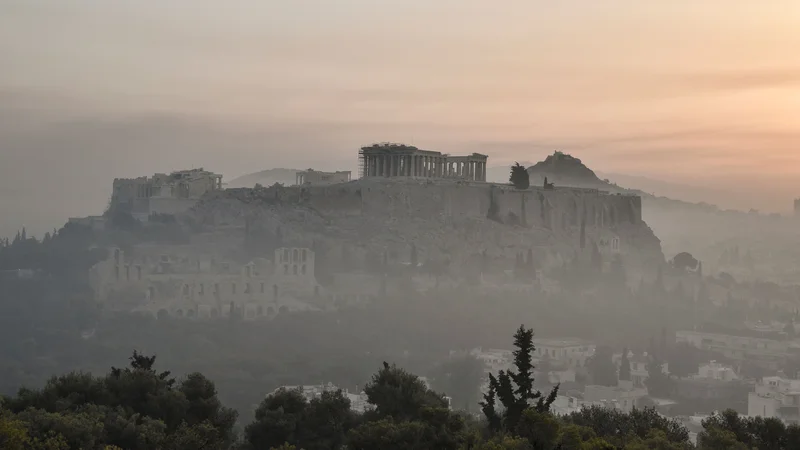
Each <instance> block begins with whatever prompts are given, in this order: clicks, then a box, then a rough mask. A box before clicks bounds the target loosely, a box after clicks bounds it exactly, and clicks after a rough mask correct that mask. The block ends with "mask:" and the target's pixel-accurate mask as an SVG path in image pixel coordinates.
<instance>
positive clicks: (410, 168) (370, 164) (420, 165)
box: [359, 144, 488, 181]
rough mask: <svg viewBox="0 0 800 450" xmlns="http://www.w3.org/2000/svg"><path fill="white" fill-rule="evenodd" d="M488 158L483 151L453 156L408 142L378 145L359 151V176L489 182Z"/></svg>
mask: <svg viewBox="0 0 800 450" xmlns="http://www.w3.org/2000/svg"><path fill="white" fill-rule="evenodd" d="M487 159H488V156H487V155H482V154H480V153H473V154H471V155H465V156H452V155H448V154H444V153H441V152H437V151H432V150H421V149H418V148H416V147H412V146H407V145H400V144H375V145H372V146H369V147H363V148H362V149H361V150H360V151H359V175H360V176H362V177H421V178H452V179H460V180H467V181H486V161H487Z"/></svg>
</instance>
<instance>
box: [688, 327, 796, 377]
mask: <svg viewBox="0 0 800 450" xmlns="http://www.w3.org/2000/svg"><path fill="white" fill-rule="evenodd" d="M675 341H676V342H677V343H679V344H680V343H684V344H689V345H691V346H693V347H696V348H699V349H703V350H710V351H714V352H718V353H721V354H722V355H724V356H725V357H726V358H731V359H733V360H736V361H748V362H751V363H755V364H756V365H758V366H760V367H763V368H765V369H770V370H777V369H778V368H779V366H780V365H781V364H782V363H783V361H785V359H786V358H787V357H788V356H790V354H789V343H788V342H786V341H778V340H775V339H769V338H765V337H752V336H734V335H730V334H720V333H707V332H702V331H677V332H676V333H675Z"/></svg>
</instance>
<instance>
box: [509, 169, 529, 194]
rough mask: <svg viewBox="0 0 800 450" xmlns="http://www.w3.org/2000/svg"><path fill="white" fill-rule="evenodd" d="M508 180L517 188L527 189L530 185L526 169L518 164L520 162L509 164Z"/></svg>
mask: <svg viewBox="0 0 800 450" xmlns="http://www.w3.org/2000/svg"><path fill="white" fill-rule="evenodd" d="M508 181H510V182H511V184H512V185H514V187H515V188H517V189H528V188H529V187H530V186H531V179H530V175H529V174H528V170H527V169H526V168H525V166H523V165H520V163H514V165H513V166H511V176H510V177H509V179H508Z"/></svg>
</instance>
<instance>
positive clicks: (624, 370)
mask: <svg viewBox="0 0 800 450" xmlns="http://www.w3.org/2000/svg"><path fill="white" fill-rule="evenodd" d="M619 379H620V380H624V381H631V362H630V360H628V347H625V349H624V350H622V359H621V360H620V366H619Z"/></svg>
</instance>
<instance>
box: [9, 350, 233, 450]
mask: <svg viewBox="0 0 800 450" xmlns="http://www.w3.org/2000/svg"><path fill="white" fill-rule="evenodd" d="M154 364H155V356H145V355H141V354H139V353H138V352H134V354H133V356H132V357H131V358H130V366H129V367H127V368H124V369H118V368H113V367H112V369H111V371H110V372H109V373H108V374H107V375H105V376H102V377H95V376H93V375H91V374H88V373H75V372H73V373H69V374H66V375H62V376H58V377H53V378H51V379H50V380H49V381H48V382H47V383H46V384H45V386H44V387H43V388H42V389H40V390H29V389H21V390H20V392H19V393H18V394H17V396H15V397H12V398H9V399H7V401H5V402H4V407H7V408H8V410H9V411H10V412H11V413H13V414H15V415H16V418H17V419H18V420H20V421H22V422H23V423H25V424H26V428H27V431H28V433H29V435H30V438H31V440H32V442H33V448H50V449H61V448H63V449H67V448H103V447H106V446H116V447H119V448H126V449H132V450H139V449H142V450H144V449H151V448H165V447H166V448H171V449H176V450H189V449H194V448H209V449H216V448H227V447H229V446H230V444H231V443H232V442H233V425H234V423H235V421H236V412H235V411H233V410H230V409H228V408H224V407H223V406H222V405H221V403H220V402H219V400H218V399H217V397H216V389H215V388H214V384H213V383H211V382H210V381H208V380H206V379H205V378H204V377H203V376H202V375H199V374H193V375H189V377H188V378H187V379H186V380H183V381H181V382H180V383H178V382H177V381H176V380H175V379H173V378H171V377H170V372H168V371H164V372H161V373H159V372H156V370H155V369H154ZM37 445H38V446H37Z"/></svg>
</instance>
